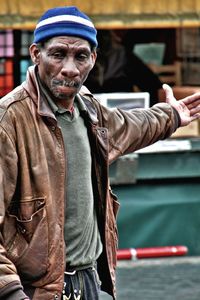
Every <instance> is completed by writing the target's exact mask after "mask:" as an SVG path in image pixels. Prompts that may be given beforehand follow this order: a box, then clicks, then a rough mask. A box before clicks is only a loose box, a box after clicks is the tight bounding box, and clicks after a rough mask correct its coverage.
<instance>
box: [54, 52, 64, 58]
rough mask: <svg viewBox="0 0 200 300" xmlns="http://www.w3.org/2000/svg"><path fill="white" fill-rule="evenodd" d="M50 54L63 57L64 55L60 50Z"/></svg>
mask: <svg viewBox="0 0 200 300" xmlns="http://www.w3.org/2000/svg"><path fill="white" fill-rule="evenodd" d="M52 56H53V57H54V58H63V57H64V55H63V53H61V52H55V53H53V54H52Z"/></svg>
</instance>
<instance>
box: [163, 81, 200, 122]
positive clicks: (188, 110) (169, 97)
mask: <svg viewBox="0 0 200 300" xmlns="http://www.w3.org/2000/svg"><path fill="white" fill-rule="evenodd" d="M163 89H164V91H165V97H166V102H167V103H168V104H170V105H171V106H172V107H174V108H175V109H176V110H177V111H178V113H179V115H180V119H181V126H186V125H188V124H189V123H190V122H192V121H194V120H196V119H199V118H200V92H198V93H195V94H193V95H191V96H188V97H185V98H184V99H181V100H176V99H175V97H174V94H173V91H172V88H171V87H170V86H169V85H167V84H163Z"/></svg>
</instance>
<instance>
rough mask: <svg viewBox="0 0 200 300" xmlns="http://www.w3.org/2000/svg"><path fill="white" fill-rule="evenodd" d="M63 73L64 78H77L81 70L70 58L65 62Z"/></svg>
mask: <svg viewBox="0 0 200 300" xmlns="http://www.w3.org/2000/svg"><path fill="white" fill-rule="evenodd" d="M61 73H62V75H63V76H68V77H75V76H77V75H78V74H79V69H78V68H77V65H76V62H75V61H74V59H72V58H68V59H65V60H64V61H63V66H62V70H61Z"/></svg>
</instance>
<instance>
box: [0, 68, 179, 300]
mask: <svg viewBox="0 0 200 300" xmlns="http://www.w3.org/2000/svg"><path fill="white" fill-rule="evenodd" d="M80 94H81V95H82V96H81V97H82V99H83V100H84V102H85V105H86V108H85V109H84V110H83V111H81V115H82V117H83V118H84V119H85V124H86V126H87V128H88V135H89V139H90V142H91V149H92V158H93V186H94V194H95V195H94V196H95V205H96V209H97V215H98V222H99V229H100V233H101V237H102V242H103V245H104V250H103V253H102V255H101V256H100V258H99V260H98V272H99V275H100V279H101V281H102V289H103V290H105V291H107V292H108V293H110V294H111V295H113V298H115V267H116V247H117V229H116V222H115V218H116V214H117V210H118V205H119V204H118V202H117V201H116V200H117V199H116V197H115V196H114V195H112V193H111V191H110V189H109V180H108V166H109V164H110V162H111V161H113V160H115V159H117V158H118V157H119V156H120V155H123V154H126V153H130V152H132V151H134V150H136V149H139V148H142V147H145V146H147V145H149V144H151V143H153V142H155V141H157V140H158V139H164V138H166V137H168V136H170V135H171V134H172V133H173V132H174V131H175V129H176V128H177V126H178V116H177V113H176V112H175V111H174V110H173V109H172V108H171V107H170V106H169V105H167V104H164V103H162V104H157V105H155V106H154V107H152V108H151V109H149V110H139V109H137V110H134V111H132V112H130V113H128V112H122V111H120V110H115V111H111V110H109V109H108V108H105V107H102V106H101V105H100V104H99V103H98V102H97V101H96V100H95V99H94V98H93V97H92V95H91V94H90V93H89V91H88V90H85V89H84V87H83V89H82V90H81V92H80ZM65 174H66V170H65V154H64V144H63V138H62V134H61V130H60V128H59V127H58V125H57V121H56V119H55V116H54V115H53V113H52V111H51V110H50V108H49V106H48V105H47V102H46V101H45V99H44V98H42V95H41V94H40V90H39V87H38V84H37V80H36V76H35V68H34V67H30V69H29V70H28V73H27V80H26V82H24V83H23V84H22V85H21V86H19V87H18V88H16V89H15V90H14V91H12V92H11V93H10V94H8V95H7V96H6V97H4V98H2V99H1V101H0V230H1V232H0V265H1V269H0V298H1V295H2V291H4V290H5V288H8V287H9V288H11V287H12V285H14V284H16V283H20V282H21V283H22V285H24V286H25V285H32V286H34V287H36V289H35V293H34V297H33V299H34V300H41V299H42V300H53V299H60V296H61V292H62V288H63V274H64V269H65V256H64V253H65V251H64V247H65V244H64V238H63V237H64V234H63V223H64V199H65V192H66V191H65V188H64V182H65Z"/></svg>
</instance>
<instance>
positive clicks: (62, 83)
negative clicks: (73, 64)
mask: <svg viewBox="0 0 200 300" xmlns="http://www.w3.org/2000/svg"><path fill="white" fill-rule="evenodd" d="M52 84H53V86H65V87H74V88H78V87H79V83H78V82H77V81H75V80H58V79H54V80H53V82H52Z"/></svg>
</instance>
